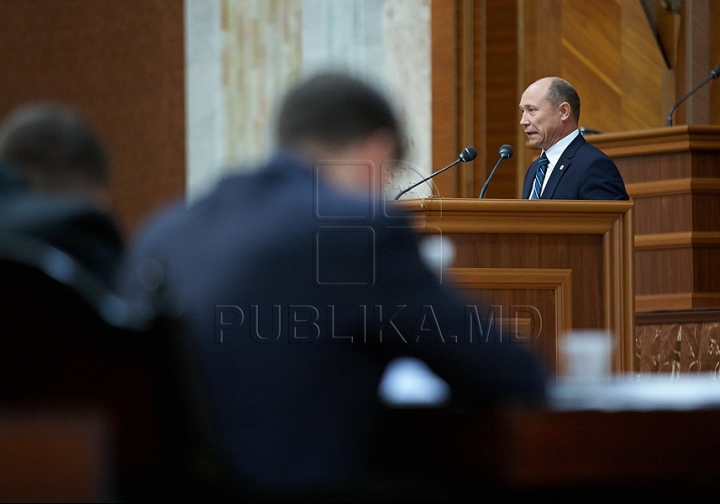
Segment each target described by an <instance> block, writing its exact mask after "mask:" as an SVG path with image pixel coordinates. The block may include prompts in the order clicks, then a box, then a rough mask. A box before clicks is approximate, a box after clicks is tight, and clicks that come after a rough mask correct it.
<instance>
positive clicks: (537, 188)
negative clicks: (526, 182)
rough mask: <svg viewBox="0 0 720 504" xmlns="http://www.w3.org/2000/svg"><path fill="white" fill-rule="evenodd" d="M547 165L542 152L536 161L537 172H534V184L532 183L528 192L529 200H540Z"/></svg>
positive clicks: (546, 159) (545, 157)
mask: <svg viewBox="0 0 720 504" xmlns="http://www.w3.org/2000/svg"><path fill="white" fill-rule="evenodd" d="M548 163H550V161H548V158H547V156H546V155H545V153H544V152H543V153H542V156H540V159H538V165H537V170H535V182H533V187H532V191H531V192H530V199H540V194H541V193H542V186H543V180H545V172H546V171H547V166H548Z"/></svg>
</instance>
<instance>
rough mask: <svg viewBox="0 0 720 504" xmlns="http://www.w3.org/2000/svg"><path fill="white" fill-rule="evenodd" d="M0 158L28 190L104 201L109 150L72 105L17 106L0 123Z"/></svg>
mask: <svg viewBox="0 0 720 504" xmlns="http://www.w3.org/2000/svg"><path fill="white" fill-rule="evenodd" d="M0 159H2V160H4V161H6V162H7V163H9V164H10V165H11V166H14V167H15V168H16V169H17V170H18V172H19V174H20V175H21V176H22V177H23V178H24V179H25V180H26V182H27V183H28V185H29V186H30V188H31V190H33V191H38V192H47V193H55V194H63V195H68V196H74V197H78V198H83V199H88V200H90V201H91V202H93V203H96V204H100V205H105V204H106V196H107V195H106V190H107V186H108V182H109V171H110V170H109V160H108V154H107V152H106V150H105V147H104V145H103V143H102V141H101V139H100V137H99V135H98V134H97V133H96V132H95V130H94V128H93V126H92V125H91V124H90V123H89V121H88V120H87V119H85V118H84V117H83V116H82V115H81V114H80V113H79V112H78V111H77V110H75V109H73V108H71V107H66V106H62V105H59V104H53V103H47V104H34V105H28V106H24V107H21V108H20V109H18V110H16V111H15V112H14V113H13V114H11V115H10V116H9V117H8V118H7V119H6V120H5V121H4V122H3V123H2V125H0Z"/></svg>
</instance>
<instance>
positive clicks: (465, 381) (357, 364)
mask: <svg viewBox="0 0 720 504" xmlns="http://www.w3.org/2000/svg"><path fill="white" fill-rule="evenodd" d="M276 137H277V138H276V140H277V149H276V152H275V154H274V155H273V157H272V158H271V160H270V161H269V162H268V163H267V164H266V165H264V166H262V167H260V169H258V170H257V171H254V172H251V173H241V174H232V175H228V176H226V177H224V178H223V179H221V180H220V181H219V182H218V183H217V184H216V186H215V187H214V189H213V190H211V191H210V192H209V193H208V194H207V195H206V196H204V197H203V198H200V199H199V200H197V201H196V202H194V203H192V204H190V205H187V204H185V203H184V202H182V201H179V202H176V203H175V204H173V205H170V206H169V207H166V208H165V209H163V210H162V211H160V212H159V213H156V214H154V215H153V216H151V217H150V218H149V219H148V220H147V222H145V223H144V224H143V225H142V226H141V228H140V231H139V233H138V234H137V235H136V236H135V237H134V240H133V245H132V246H131V247H130V250H129V258H128V263H127V268H126V269H125V271H124V274H123V279H122V283H123V292H124V293H126V294H127V295H128V297H130V298H131V299H134V300H136V301H139V302H141V303H145V304H148V305H151V304H152V303H153V299H152V297H151V295H150V294H149V292H151V289H149V288H148V287H155V286H158V285H160V284H162V286H163V290H164V292H165V293H166V294H167V299H170V300H171V302H172V304H173V305H174V306H175V309H176V310H177V312H178V313H180V315H181V316H182V317H183V320H184V321H185V324H186V326H185V329H186V331H185V332H186V334H187V335H188V337H189V342H188V344H189V346H190V349H191V350H190V353H191V354H192V355H194V356H195V358H196V359H197V364H198V368H199V370H200V377H201V378H200V381H201V383H200V387H201V389H202V393H203V396H204V397H205V400H206V402H207V403H208V406H209V418H210V419H211V422H212V424H213V426H214V429H215V432H216V435H217V437H218V444H219V445H220V446H221V447H222V448H223V449H224V455H225V457H226V460H227V465H228V467H229V468H230V469H231V471H232V472H233V474H234V475H235V476H236V477H237V478H238V479H239V480H241V481H243V482H244V483H245V484H246V485H249V487H250V488H251V489H252V490H253V491H254V492H256V494H255V495H259V496H262V498H264V499H269V500H271V501H274V500H289V501H293V500H306V499H309V500H323V499H328V500H333V499H340V500H348V499H352V498H354V499H358V500H359V501H360V500H363V499H377V498H388V496H387V494H384V493H383V491H382V490H380V489H379V488H378V486H377V484H378V482H379V481H380V480H381V479H382V478H381V477H378V475H377V474H374V473H373V467H372V464H371V463H370V458H371V453H370V452H371V451H372V450H371V447H372V446H373V440H374V439H375V435H376V433H377V432H376V429H377V427H378V419H379V418H380V414H381V411H382V409H383V407H384V404H383V402H382V401H381V399H380V398H379V395H378V386H379V385H380V383H381V380H382V377H383V372H384V370H385V367H386V365H387V364H388V363H389V362H390V361H391V360H392V359H394V358H397V357H401V356H411V357H415V358H419V359H421V360H422V361H424V362H425V363H426V364H427V365H428V366H429V367H430V368H431V369H432V370H433V371H435V372H436V373H437V374H438V375H439V376H440V377H441V378H443V379H444V380H445V381H446V382H447V383H448V384H449V385H450V387H451V393H452V394H453V395H452V399H451V400H453V401H454V400H459V399H460V398H461V397H462V398H471V401H472V403H473V404H476V405H480V406H490V405H495V404H498V403H500V402H504V401H531V402H534V401H542V400H543V399H544V397H545V392H546V377H545V375H544V373H543V371H542V369H541V366H540V365H539V363H538V361H537V359H536V358H535V357H534V356H533V354H532V352H531V351H530V349H528V348H526V347H525V346H524V345H521V344H517V343H511V342H509V341H508V340H507V339H503V338H502V337H500V336H499V335H498V332H497V331H491V329H490V326H489V325H487V323H486V321H485V320H484V317H485V315H484V314H485V313H486V311H487V310H486V309H485V308H486V307H483V306H480V307H478V306H474V305H472V303H469V302H468V301H467V300H465V299H463V298H462V297H461V296H459V295H458V293H457V292H455V291H454V290H453V289H452V288H450V287H448V286H447V285H445V284H443V283H442V282H441V281H440V279H439V276H438V274H437V273H438V272H437V271H435V270H433V269H432V268H430V267H428V265H427V264H426V263H425V262H424V261H423V259H422V257H421V254H420V253H419V249H418V241H419V237H418V236H417V235H416V234H415V233H414V231H413V230H412V227H411V223H410V221H409V220H408V217H407V216H406V215H404V214H403V213H402V212H401V211H400V210H399V209H398V208H396V206H394V204H393V202H389V201H386V200H385V199H383V198H382V196H381V194H380V193H381V190H380V189H379V187H380V186H381V185H382V180H383V179H382V177H381V176H380V175H379V173H378V172H379V170H380V167H381V165H383V164H385V165H390V166H392V164H393V162H394V161H393V160H399V159H402V157H403V150H404V139H403V132H402V128H401V125H400V123H399V121H398V118H397V115H396V113H395V111H394V110H393V108H392V106H391V104H390V103H389V102H388V101H387V99H386V98H385V97H384V96H383V95H382V94H381V93H380V92H379V91H377V90H376V89H374V88H373V87H372V86H370V85H368V84H367V83H365V82H363V81H362V80H359V79H356V78H354V77H352V76H349V75H346V74H342V73H319V74H316V75H315V76H313V77H311V78H308V79H306V80H303V81H302V82H301V83H299V84H298V85H297V86H296V87H294V88H293V89H292V90H290V92H289V93H288V94H287V95H286V96H285V98H284V100H283V101H282V103H281V107H280V109H279V114H278V116H277V123H276ZM491 332H492V334H491ZM373 492H376V493H373ZM408 495H409V494H408ZM412 495H413V498H418V497H420V496H422V492H421V491H419V490H416V491H415V493H414V494H412ZM434 497H435V498H436V497H437V495H434ZM393 498H403V496H397V495H395V496H394V497H393Z"/></svg>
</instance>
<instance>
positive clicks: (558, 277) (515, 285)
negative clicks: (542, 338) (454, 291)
mask: <svg viewBox="0 0 720 504" xmlns="http://www.w3.org/2000/svg"><path fill="white" fill-rule="evenodd" d="M447 273H448V276H449V277H450V280H451V282H452V283H453V284H454V285H456V286H457V287H458V288H461V289H483V290H492V289H527V288H531V289H546V290H552V291H554V295H555V299H556V300H557V302H556V304H555V306H556V310H555V320H557V332H558V334H564V333H565V331H567V330H569V329H571V328H572V326H573V325H572V270H569V269H539V268H448V271H447Z"/></svg>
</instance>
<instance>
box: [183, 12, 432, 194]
mask: <svg viewBox="0 0 720 504" xmlns="http://www.w3.org/2000/svg"><path fill="white" fill-rule="evenodd" d="M185 14H186V60H187V67H186V71H187V75H186V83H187V89H186V101H187V103H188V111H187V126H188V128H187V145H188V166H187V172H188V176H187V181H188V188H187V189H188V190H187V194H188V197H189V198H190V199H192V198H194V197H196V196H199V195H200V194H202V193H203V192H204V191H205V190H207V189H208V188H209V187H211V186H212V184H213V183H214V182H215V181H216V180H217V179H218V178H219V177H220V176H222V175H223V174H224V173H227V172H229V171H236V170H249V169H253V168H254V167H256V166H257V165H258V164H259V163H260V162H261V161H263V160H264V159H266V158H267V156H268V155H269V154H270V153H271V152H272V149H273V145H272V131H271V128H272V121H273V117H274V114H275V106H276V104H277V103H278V100H279V99H280V97H281V96H282V95H283V94H284V92H285V91H286V90H287V89H288V88H289V87H290V86H292V85H293V84H294V83H295V82H296V81H297V80H298V79H299V78H301V77H302V76H307V75H309V74H312V73H314V72H316V71H318V70H321V69H328V68H330V69H343V70H347V71H349V72H352V73H354V74H356V75H358V76H360V77H363V78H365V79H367V80H368V81H370V82H372V83H374V84H375V85H377V86H378V87H380V88H381V89H382V90H383V91H385V92H386V93H387V94H388V95H389V96H390V97H391V99H392V100H393V101H394V102H395V105H396V108H397V109H398V112H399V113H400V115H401V117H402V119H403V121H404V122H405V124H406V128H407V134H408V143H409V146H410V149H409V155H408V161H409V162H410V163H411V164H412V165H413V166H415V167H416V168H417V170H418V171H419V172H424V173H430V171H431V170H432V167H431V166H430V163H431V159H432V151H431V119H432V118H431V113H430V110H431V107H430V99H431V93H430V70H431V68H430V0H185Z"/></svg>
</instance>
